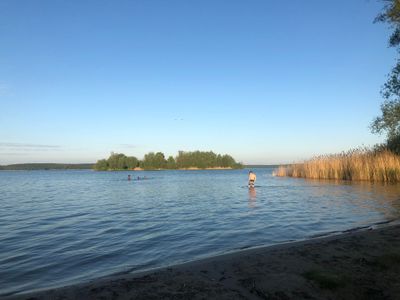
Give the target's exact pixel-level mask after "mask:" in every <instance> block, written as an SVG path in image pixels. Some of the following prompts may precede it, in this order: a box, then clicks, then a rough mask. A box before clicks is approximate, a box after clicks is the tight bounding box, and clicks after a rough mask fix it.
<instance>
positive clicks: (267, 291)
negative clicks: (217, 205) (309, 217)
mask: <svg viewBox="0 0 400 300" xmlns="http://www.w3.org/2000/svg"><path fill="white" fill-rule="evenodd" d="M10 299H31V300H33V299H400V225H398V224H396V225H390V226H385V227H381V228H369V229H365V230H360V231H352V232H347V233H343V234H340V235H335V236H329V237H324V238H316V239H311V240H307V241H302V242H294V243H287V244H283V245H276V246H272V247H262V248H256V249H249V250H244V251H241V252H236V253H232V254H226V255H221V256H217V257H212V258H208V259H204V260H201V261H196V262H190V263H186V264H182V265H177V266H172V267H169V268H163V269H157V270H153V271H149V272H144V273H139V274H128V275H123V276H114V277H109V278H103V279H98V280H95V281H92V282H88V283H83V284H80V285H74V286H68V287H63V288H58V289H53V290H47V291H41V292H35V293H30V294H26V295H19V296H14V297H10Z"/></svg>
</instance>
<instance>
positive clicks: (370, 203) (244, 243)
mask: <svg viewBox="0 0 400 300" xmlns="http://www.w3.org/2000/svg"><path fill="white" fill-rule="evenodd" d="M247 172H248V170H219V171H162V172H146V174H145V175H146V179H148V180H133V179H136V178H137V176H140V179H142V177H143V178H144V173H138V172H132V171H131V172H92V171H34V172H32V171H31V172H29V171H21V172H8V171H3V172H0V248H1V251H0V266H1V268H0V296H1V295H4V294H12V293H16V292H21V291H29V290H31V289H38V288H44V287H49V286H60V285H67V284H72V283H76V282H79V281H81V280H88V279H93V278H95V277H99V276H105V275H109V274H111V273H114V272H124V271H132V270H135V271H136V270H144V269H148V268H153V267H159V266H163V265H167V264H174V263H178V262H182V261H187V260H192V259H198V258H201V257H206V256H211V255H215V254H220V253H223V252H226V251H232V250H235V249H241V248H246V247H249V246H250V247H251V246H254V245H263V244H264V245H270V244H275V243H280V242H284V241H288V240H297V239H303V238H307V237H310V236H313V235H318V234H323V233H326V232H331V231H340V230H346V229H350V228H355V227H359V226H365V225H370V224H373V223H376V222H382V221H385V220H391V219H396V218H399V216H400V198H399V195H400V185H393V184H392V185H390V184H378V183H375V184H371V183H366V182H353V183H349V182H334V181H318V180H304V179H294V178H282V177H272V175H271V173H272V169H257V170H256V174H257V186H256V187H255V188H253V189H248V188H247V179H248V173H247ZM128 174H131V176H132V180H130V181H129V180H127V175H128Z"/></svg>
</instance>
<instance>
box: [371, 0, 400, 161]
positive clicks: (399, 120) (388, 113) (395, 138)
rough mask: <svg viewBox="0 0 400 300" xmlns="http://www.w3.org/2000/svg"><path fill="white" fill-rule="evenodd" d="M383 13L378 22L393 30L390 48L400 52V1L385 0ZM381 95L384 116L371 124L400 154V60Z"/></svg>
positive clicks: (391, 148)
mask: <svg viewBox="0 0 400 300" xmlns="http://www.w3.org/2000/svg"><path fill="white" fill-rule="evenodd" d="M383 1H384V2H385V5H384V8H383V11H382V12H381V13H380V14H379V15H378V16H377V18H376V20H375V21H376V22H385V23H388V24H389V25H390V26H391V27H392V28H393V33H392V34H391V36H390V38H389V46H390V47H394V48H396V50H397V51H398V52H399V51H400V1H399V0H383ZM381 95H382V97H383V99H384V102H383V103H382V105H381V111H382V114H381V115H380V116H378V117H377V118H375V119H374V120H373V122H372V124H371V129H372V132H373V133H382V132H385V133H386V134H387V143H386V146H387V147H386V148H388V149H390V150H393V151H395V152H397V153H400V151H399V149H400V60H399V59H398V60H397V63H396V65H395V67H394V68H393V69H392V70H391V72H390V74H389V75H388V79H387V81H386V82H385V84H384V85H383V87H382V90H381Z"/></svg>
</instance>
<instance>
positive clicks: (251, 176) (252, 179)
mask: <svg viewBox="0 0 400 300" xmlns="http://www.w3.org/2000/svg"><path fill="white" fill-rule="evenodd" d="M256 179H257V176H256V174H254V173H253V171H250V172H249V187H254V183H255V182H256Z"/></svg>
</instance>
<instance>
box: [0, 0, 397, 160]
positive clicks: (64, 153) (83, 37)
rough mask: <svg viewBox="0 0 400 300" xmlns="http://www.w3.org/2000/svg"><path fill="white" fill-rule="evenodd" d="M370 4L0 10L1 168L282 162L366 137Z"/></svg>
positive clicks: (370, 108)
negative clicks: (205, 153)
mask: <svg viewBox="0 0 400 300" xmlns="http://www.w3.org/2000/svg"><path fill="white" fill-rule="evenodd" d="M381 8H382V3H381V2H380V1H375V0H369V1H368V0H352V1H348V0H340V1H320V0H309V1H297V0H292V1H265V0H259V1H255V0H249V1H239V0H233V1H232V0H226V1H222V0H221V1H220V0H213V1H211V0H210V1H207V0H202V1H198V0H193V1H187V0H181V1H174V0H168V1H162V0H159V1H156V0H142V1H139V0H138V1H101V0H96V1H61V0H51V1H44V0H43V1H40V0H38V1H28V0H26V1H19V0H2V1H0V40H1V46H0V104H1V110H0V116H1V117H0V128H1V130H0V164H9V163H20V162H71V163H78V162H95V161H96V160H98V159H101V158H104V157H108V155H109V154H110V152H111V151H115V152H122V153H125V154H127V155H135V156H137V157H138V158H142V157H143V155H144V154H145V153H147V152H149V151H162V152H164V153H165V154H166V155H175V154H176V153H177V151H178V150H187V151H190V150H213V151H215V152H217V153H228V154H231V155H232V156H233V157H234V158H235V159H236V160H238V161H242V162H244V163H265V164H273V163H286V162H293V161H299V160H302V159H307V158H309V157H311V156H313V155H317V154H324V153H331V152H339V151H343V150H348V149H349V148H353V147H357V146H361V145H366V146H368V145H373V144H375V143H377V142H381V141H383V139H384V137H383V136H376V135H373V134H371V133H370V130H369V124H370V122H371V120H372V119H373V118H374V117H375V116H377V115H378V114H379V111H380V108H379V106H380V103H381V102H382V100H381V97H380V94H379V90H380V87H381V86H382V84H383V83H384V81H385V79H386V74H388V73H389V71H390V68H391V67H392V66H393V65H394V63H395V57H396V53H395V51H394V50H393V49H390V48H388V43H387V40H388V36H389V34H390V28H388V27H387V25H385V24H373V20H374V18H375V16H376V15H377V14H378V13H379V11H380V10H381Z"/></svg>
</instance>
